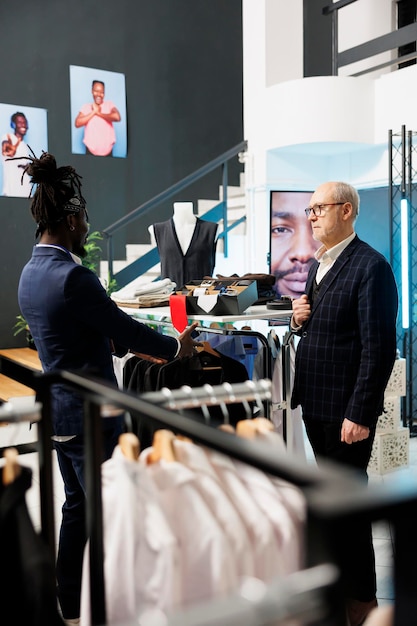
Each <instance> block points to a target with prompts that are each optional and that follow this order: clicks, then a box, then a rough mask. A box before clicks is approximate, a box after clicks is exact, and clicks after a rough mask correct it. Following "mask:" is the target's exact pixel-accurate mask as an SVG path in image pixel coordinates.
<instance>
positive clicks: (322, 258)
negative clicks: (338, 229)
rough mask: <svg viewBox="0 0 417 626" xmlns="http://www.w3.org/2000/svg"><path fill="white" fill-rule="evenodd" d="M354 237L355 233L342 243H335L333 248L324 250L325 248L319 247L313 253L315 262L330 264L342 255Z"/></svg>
mask: <svg viewBox="0 0 417 626" xmlns="http://www.w3.org/2000/svg"><path fill="white" fill-rule="evenodd" d="M355 237H356V233H354V232H353V233H352V234H351V235H349V237H346V239H343V241H340V242H339V243H337V244H336V245H335V246H333V248H329V249H328V250H326V248H325V246H320V248H319V249H318V250H317V252H316V253H315V255H314V256H315V257H316V260H317V261H318V262H319V263H326V262H327V263H330V262H333V261H336V259H337V257H338V256H339V255H340V254H342V252H343V250H344V249H345V248H347V247H348V245H349V244H350V242H351V241H353V240H354V239H355Z"/></svg>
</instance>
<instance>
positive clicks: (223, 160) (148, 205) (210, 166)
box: [102, 141, 247, 288]
mask: <svg viewBox="0 0 417 626" xmlns="http://www.w3.org/2000/svg"><path fill="white" fill-rule="evenodd" d="M246 150H247V141H242V142H240V143H239V144H237V145H236V146H234V147H233V148H230V149H229V150H227V151H226V152H224V153H223V154H221V155H219V156H218V157H216V158H215V159H213V160H212V161H209V163H207V164H206V165H203V166H202V167H200V168H199V169H197V170H195V171H194V172H192V173H191V174H188V176H186V177H185V178H182V179H181V180H179V181H178V182H176V183H174V184H173V185H171V186H170V187H168V188H167V189H165V190H164V191H162V192H161V193H159V194H157V195H156V196H154V197H153V198H151V199H150V200H147V201H146V202H144V203H143V204H141V205H140V206H138V207H137V208H136V209H134V210H133V211H131V212H130V213H128V214H126V215H124V216H123V217H121V218H120V219H119V220H117V221H116V222H114V223H113V224H111V225H110V226H107V228H105V229H104V230H103V231H102V234H103V236H104V237H105V238H106V240H107V259H108V273H109V280H112V279H113V278H114V279H115V280H116V282H117V284H118V287H119V288H121V287H123V286H124V285H126V284H127V283H128V282H130V280H133V278H134V277H136V276H138V275H140V274H141V273H144V272H145V271H147V269H149V268H150V267H152V266H153V265H155V262H156V263H157V262H158V260H159V259H158V253H157V251H156V249H155V250H151V251H150V252H148V253H147V255H144V257H147V258H146V259H144V257H142V258H141V259H137V261H134V262H133V263H132V264H131V265H129V266H128V267H126V268H124V269H123V270H121V271H120V272H118V273H117V274H114V272H113V255H114V252H113V239H112V237H113V235H114V233H116V232H117V231H118V230H120V229H121V228H124V227H125V226H127V225H128V224H131V223H132V222H133V221H135V220H136V219H138V218H139V217H142V216H143V215H145V213H147V212H148V211H150V210H151V209H154V208H155V207H156V206H158V205H160V204H161V203H162V202H164V201H166V200H169V199H170V198H172V197H173V196H175V195H176V194H178V193H179V192H181V191H183V190H184V189H186V188H187V187H189V186H190V185H192V184H193V183H195V182H196V181H197V180H199V179H201V178H203V176H206V175H207V174H209V173H210V172H212V171H213V170H215V169H216V168H218V167H220V166H221V168H222V185H223V199H222V201H221V202H220V203H219V205H217V207H214V209H211V211H208V212H207V214H206V215H207V216H209V214H210V213H211V217H209V219H210V221H216V222H217V221H219V220H221V221H222V222H223V232H222V233H221V237H222V238H223V246H224V248H223V249H224V255H225V257H227V253H228V242H227V235H228V231H229V230H231V229H232V228H233V227H234V225H233V224H232V225H231V226H230V227H228V225H227V186H228V161H230V159H232V158H233V157H235V156H236V155H237V154H239V153H240V152H245V151H246ZM215 210H217V211H215ZM219 210H220V215H219V213H218V211H219ZM212 212H213V213H212ZM238 221H239V223H240V222H241V221H242V218H241V219H240V220H238ZM142 259H143V260H144V262H142V264H140V263H139V264H138V261H139V262H140V261H141V260H142ZM155 260H156V261H155ZM154 261H155V262H154ZM149 263H152V264H151V265H149V266H148V267H147V269H144V267H146V266H147V265H148V264H149ZM129 268H130V269H129ZM138 270H139V271H138ZM133 271H134V275H132V274H133Z"/></svg>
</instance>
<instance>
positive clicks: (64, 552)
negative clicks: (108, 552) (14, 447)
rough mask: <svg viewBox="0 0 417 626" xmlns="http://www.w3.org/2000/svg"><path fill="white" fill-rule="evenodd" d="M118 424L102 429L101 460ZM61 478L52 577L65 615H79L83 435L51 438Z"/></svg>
mask: <svg viewBox="0 0 417 626" xmlns="http://www.w3.org/2000/svg"><path fill="white" fill-rule="evenodd" d="M120 433H121V427H120V426H117V427H115V429H114V430H110V431H105V433H104V435H103V461H104V460H106V459H108V458H110V457H111V454H112V452H113V450H114V447H115V446H116V444H117V441H118V437H119V434H120ZM54 446H55V449H56V452H57V458H58V464H59V468H60V471H61V475H62V479H63V481H64V489H65V502H64V504H63V507H62V521H61V529H60V534H59V544H58V557H57V564H56V577H57V583H58V598H59V603H60V606H61V610H62V615H63V617H64V618H65V619H73V618H77V617H79V616H80V596H81V577H82V565H83V556H84V547H85V543H86V540H87V537H86V517H85V478H84V439H83V436H82V435H77V436H76V437H74V438H73V439H71V440H70V441H67V442H65V443H58V442H54Z"/></svg>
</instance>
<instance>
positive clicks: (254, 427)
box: [236, 417, 274, 439]
mask: <svg viewBox="0 0 417 626" xmlns="http://www.w3.org/2000/svg"><path fill="white" fill-rule="evenodd" d="M273 430H274V425H273V423H272V422H271V421H270V420H269V419H267V418H266V417H255V418H253V419H246V420H240V421H239V422H238V423H237V424H236V433H237V434H238V435H239V437H244V438H245V439H256V437H257V436H258V435H260V434H262V433H266V432H270V431H273Z"/></svg>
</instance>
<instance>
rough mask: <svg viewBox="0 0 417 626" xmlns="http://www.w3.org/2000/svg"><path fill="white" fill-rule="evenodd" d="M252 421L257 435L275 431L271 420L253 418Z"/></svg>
mask: <svg viewBox="0 0 417 626" xmlns="http://www.w3.org/2000/svg"><path fill="white" fill-rule="evenodd" d="M252 421H253V422H255V424H256V428H257V431H258V432H259V433H262V432H263V433H264V432H272V431H273V430H275V429H274V425H273V423H272V422H271V420H269V419H268V418H266V417H255V418H254V419H253V420H252Z"/></svg>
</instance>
